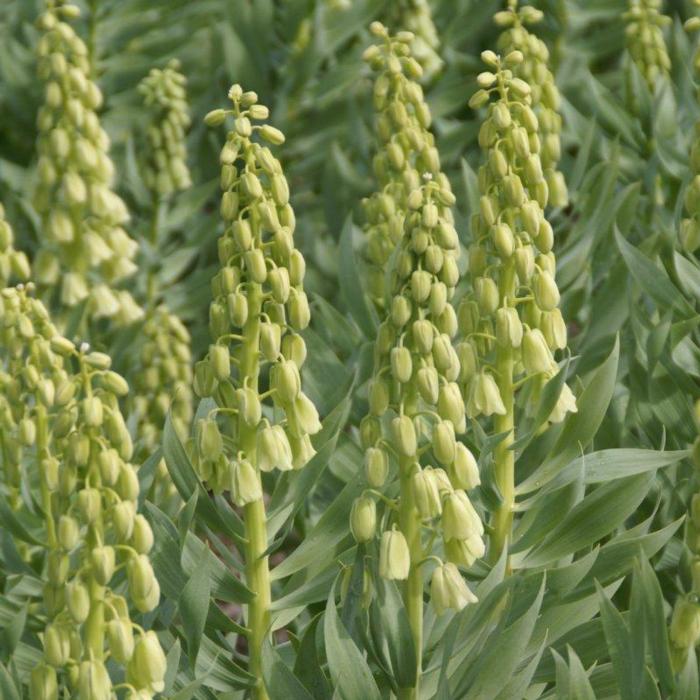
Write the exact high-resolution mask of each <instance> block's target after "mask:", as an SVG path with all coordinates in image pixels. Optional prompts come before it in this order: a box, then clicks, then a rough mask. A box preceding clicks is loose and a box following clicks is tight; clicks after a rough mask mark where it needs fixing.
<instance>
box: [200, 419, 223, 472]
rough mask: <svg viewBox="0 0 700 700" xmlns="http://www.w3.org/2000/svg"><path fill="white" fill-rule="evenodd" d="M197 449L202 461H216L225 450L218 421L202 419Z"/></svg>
mask: <svg viewBox="0 0 700 700" xmlns="http://www.w3.org/2000/svg"><path fill="white" fill-rule="evenodd" d="M197 427H198V436H197V438H198V439H197V448H198V450H199V454H200V456H201V457H202V459H206V460H209V461H211V462H214V461H216V460H217V459H218V458H219V456H220V455H221V453H222V451H223V449H224V443H223V439H222V437H221V433H220V432H219V426H218V425H217V423H216V421H215V420H213V419H209V418H206V419H205V418H202V419H200V420H199V423H198V426H197Z"/></svg>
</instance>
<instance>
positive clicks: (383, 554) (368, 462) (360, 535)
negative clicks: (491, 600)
mask: <svg viewBox="0 0 700 700" xmlns="http://www.w3.org/2000/svg"><path fill="white" fill-rule="evenodd" d="M454 202H455V198H454V195H453V194H452V192H451V191H450V190H449V189H447V188H444V187H443V186H442V184H441V182H440V181H439V180H438V181H434V180H432V178H431V176H430V175H427V176H426V178H425V182H424V183H423V184H422V185H421V187H420V188H418V189H416V190H414V191H413V192H411V193H410V195H409V196H408V201H407V203H408V213H407V215H406V219H405V232H404V235H403V237H402V239H401V240H400V242H399V246H398V251H397V254H398V257H397V259H396V269H395V272H394V280H393V295H394V296H393V299H392V303H391V307H390V310H389V315H388V318H387V319H386V320H385V321H384V322H383V323H382V324H381V326H380V328H379V331H378V339H377V342H376V345H375V370H374V374H373V378H372V380H371V382H370V386H369V407H370V413H369V415H368V416H367V417H365V418H364V420H363V421H362V424H361V426H360V434H361V439H362V443H363V447H364V449H365V469H366V476H367V480H368V482H369V485H370V486H371V487H372V488H371V489H370V490H368V491H367V492H366V493H365V494H363V495H362V496H360V497H359V498H358V499H357V500H356V501H355V503H354V506H353V508H352V512H351V517H350V527H351V530H352V532H353V535H354V536H355V539H356V540H357V541H358V542H369V541H371V540H372V539H373V538H374V537H375V535H376V532H377V529H378V527H377V525H378V519H377V516H376V505H375V500H374V496H375V494H376V489H379V488H381V487H382V486H383V485H384V483H385V481H386V479H387V476H388V470H389V463H390V461H391V460H392V459H395V460H397V461H398V466H399V477H400V495H399V499H398V503H397V504H396V507H397V510H398V516H397V518H396V519H395V520H394V519H392V518H389V521H388V523H387V529H385V530H384V532H383V533H382V534H381V541H380V547H379V572H380V574H381V575H382V576H383V577H385V578H388V579H396V580H404V579H409V584H408V587H409V588H411V587H412V586H413V587H418V588H419V589H420V591H421V593H420V595H421V596H422V574H421V571H420V567H421V564H422V563H423V561H424V560H425V557H426V556H427V555H428V554H429V553H430V552H429V551H427V549H428V545H427V538H424V537H423V535H424V531H426V529H430V530H431V531H434V530H435V528H437V531H438V532H439V533H441V535H442V539H443V544H444V556H445V558H446V559H447V561H448V562H450V566H449V567H448V568H447V569H446V570H445V568H444V566H442V564H441V568H440V571H441V572H443V573H444V571H447V572H449V576H448V577H447V579H446V578H445V577H444V576H442V574H437V575H436V576H437V578H439V579H440V581H439V582H438V583H436V584H435V586H434V587H433V591H434V592H435V591H437V595H438V598H437V601H436V604H435V607H436V610H437V611H438V612H440V611H442V610H443V609H444V608H445V607H453V608H457V609H459V608H461V607H463V605H465V604H466V603H467V602H470V601H472V600H473V596H472V595H471V594H470V593H468V589H467V588H466V584H463V583H462V584H460V585H459V590H460V591H461V593H460V594H457V593H456V592H454V591H453V588H454V586H453V585H452V584H453V583H454V585H455V586H456V585H457V584H456V581H457V580H458V579H459V580H461V576H460V575H459V574H458V573H456V572H457V570H456V565H463V566H470V565H471V564H472V563H473V562H474V560H475V559H476V558H478V557H481V556H482V555H483V554H484V543H483V540H482V535H483V532H484V528H483V525H482V523H481V519H480V518H479V515H478V514H477V512H476V510H475V508H474V506H473V505H472V503H471V502H470V500H469V497H468V496H467V493H466V491H467V490H469V489H472V488H474V487H475V486H477V485H478V484H479V470H478V467H477V464H476V460H475V459H474V456H473V455H472V453H471V452H470V451H469V449H468V448H467V447H466V446H465V445H464V444H463V443H461V442H459V441H458V439H457V436H458V435H459V434H461V433H464V432H465V431H466V425H467V424H466V416H465V408H464V400H463V397H462V394H461V392H460V389H459V386H458V384H457V380H458V378H459V375H460V371H461V366H460V360H459V357H458V355H457V352H456V350H455V348H454V346H453V338H454V337H455V334H456V333H457V328H458V323H457V317H456V313H455V311H454V308H453V306H452V305H451V304H450V299H451V298H452V296H453V294H454V289H455V286H456V284H457V282H458V280H459V270H458V267H457V257H458V255H459V243H458V238H457V234H456V232H455V230H454V227H453V225H452V219H451V214H450V209H449V208H450V206H451V205H452V204H454ZM441 576H442V578H440V577H441ZM411 579H413V583H411ZM448 579H449V582H450V583H446V581H447V580H448ZM446 587H448V588H450V591H453V593H454V594H452V593H450V595H447V594H446V593H445V590H446ZM408 607H409V609H410V605H409V606H408ZM417 618H418V615H417V614H416V615H415V616H414V617H413V618H412V628H413V630H414V634H416V635H418V632H417V630H418V620H417Z"/></svg>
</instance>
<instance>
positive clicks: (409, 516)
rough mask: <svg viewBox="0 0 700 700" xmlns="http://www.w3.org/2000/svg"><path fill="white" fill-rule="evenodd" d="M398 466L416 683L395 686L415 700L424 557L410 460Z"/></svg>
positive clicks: (419, 662)
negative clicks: (406, 550)
mask: <svg viewBox="0 0 700 700" xmlns="http://www.w3.org/2000/svg"><path fill="white" fill-rule="evenodd" d="M400 469H401V496H400V499H399V503H400V506H399V527H400V529H401V532H402V533H403V535H404V537H405V538H406V542H407V543H408V549H409V552H410V554H411V568H410V570H409V574H408V581H406V585H405V588H404V604H405V606H406V611H407V613H408V622H409V625H410V628H411V635H412V636H413V645H414V647H415V650H416V684H415V686H414V687H413V688H401V689H399V697H400V698H401V699H402V700H416V698H418V697H419V687H420V677H421V671H422V648H423V577H422V575H421V568H420V565H421V562H422V561H423V559H424V558H425V554H424V552H423V545H422V543H421V531H420V520H419V517H418V511H417V510H416V507H415V504H414V502H413V490H412V489H411V477H412V474H413V461H412V460H411V459H410V458H407V457H404V458H402V459H401V463H400Z"/></svg>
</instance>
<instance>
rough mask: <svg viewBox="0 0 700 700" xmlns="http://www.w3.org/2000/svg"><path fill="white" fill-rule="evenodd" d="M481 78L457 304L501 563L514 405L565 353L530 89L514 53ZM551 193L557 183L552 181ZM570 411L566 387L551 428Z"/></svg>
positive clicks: (492, 63) (537, 387) (492, 57)
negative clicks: (488, 464) (490, 475)
mask: <svg viewBox="0 0 700 700" xmlns="http://www.w3.org/2000/svg"><path fill="white" fill-rule="evenodd" d="M482 58H483V60H484V62H485V63H486V65H487V66H488V70H487V71H484V72H483V73H481V74H480V75H479V77H478V82H479V85H480V89H479V90H478V91H477V92H476V93H475V94H474V96H473V97H472V98H471V100H470V106H471V107H472V108H479V107H482V106H484V105H486V104H488V105H489V107H488V115H487V118H486V120H485V121H484V122H483V124H482V126H481V129H480V131H479V144H480V146H481V148H482V150H483V152H484V163H483V165H482V166H481V167H480V169H479V174H478V182H479V191H480V193H481V199H480V211H479V213H478V214H475V215H474V217H473V219H472V230H473V236H474V242H473V243H472V245H471V247H470V250H469V268H470V272H471V277H472V290H471V292H470V293H469V294H468V295H466V296H465V298H464V299H463V300H462V302H461V303H460V307H459V310H458V323H459V328H460V332H461V341H460V343H459V344H458V346H457V352H458V354H459V357H460V358H461V372H460V381H461V383H462V385H463V386H464V388H465V391H466V396H467V414H468V415H469V416H471V417H477V416H479V415H483V416H487V417H488V416H493V417H494V419H493V428H494V432H495V433H497V434H498V433H505V434H506V438H505V439H503V440H502V441H501V442H500V443H499V444H498V445H497V446H496V448H495V450H494V460H495V464H496V470H495V473H496V480H497V482H498V486H499V489H500V492H501V494H503V496H504V503H503V505H502V506H501V508H500V509H499V510H498V511H497V512H496V514H495V516H494V525H493V535H492V541H491V545H492V546H491V552H490V554H491V556H492V557H493V558H497V557H498V556H499V555H500V552H501V551H502V549H503V547H504V546H505V543H506V540H507V538H508V537H509V533H510V524H511V520H512V507H513V497H514V496H513V494H514V491H513V489H514V483H513V479H514V462H513V459H514V453H513V451H512V450H511V449H510V445H512V443H513V440H514V437H513V432H514V427H515V425H514V398H515V392H516V391H517V389H518V388H519V387H520V386H523V385H527V387H528V389H529V391H530V392H531V397H532V399H534V400H531V401H529V402H528V405H529V406H534V405H536V398H537V396H538V394H539V392H540V391H541V390H542V388H543V387H544V385H545V384H546V383H547V382H548V381H549V380H550V379H551V378H552V377H553V376H554V375H555V374H557V372H558V365H557V363H556V362H555V360H554V357H553V353H554V352H555V351H556V350H561V349H564V348H565V347H566V336H567V332H566V325H565V323H564V320H563V318H562V315H561V312H560V311H559V309H558V305H559V291H558V289H557V285H556V282H555V279H554V275H555V258H554V253H553V251H552V248H553V244H554V236H553V232H552V227H551V225H550V224H549V222H548V221H547V219H546V218H545V215H544V209H545V207H546V206H547V203H548V201H549V197H550V184H548V181H547V179H546V177H545V174H544V169H543V167H542V159H541V158H540V151H541V140H540V137H539V119H538V117H537V115H536V113H535V111H534V110H533V108H532V89H531V87H530V85H529V83H528V82H526V81H525V80H523V79H522V78H518V77H516V73H517V68H518V66H520V65H521V64H522V62H523V60H524V56H523V53H522V52H521V51H517V50H516V51H511V52H510V53H508V54H507V55H506V56H505V58H500V57H499V56H497V55H496V54H495V53H494V52H492V51H485V52H484V53H482ZM551 187H552V188H553V189H557V188H558V187H559V178H553V179H552V180H551ZM571 411H576V402H575V399H574V396H573V394H572V392H571V390H570V389H569V388H568V386H566V385H564V386H563V388H562V391H561V393H560V396H559V399H558V401H557V403H556V405H555V407H554V409H553V411H552V412H551V414H550V416H549V421H551V422H559V421H561V420H563V418H564V416H565V415H566V413H567V412H571Z"/></svg>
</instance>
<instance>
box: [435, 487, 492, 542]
mask: <svg viewBox="0 0 700 700" xmlns="http://www.w3.org/2000/svg"><path fill="white" fill-rule="evenodd" d="M442 531H443V535H444V538H445V540H446V541H449V540H452V539H456V540H466V539H468V538H469V537H471V536H472V534H474V533H477V534H479V535H483V533H484V526H483V524H482V522H481V519H480V518H479V515H478V514H477V512H476V510H474V506H473V505H472V504H471V501H470V500H469V497H468V496H467V494H466V493H465V492H464V491H453V492H452V493H450V494H448V495H447V497H446V498H445V502H444V504H443V509H442Z"/></svg>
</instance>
